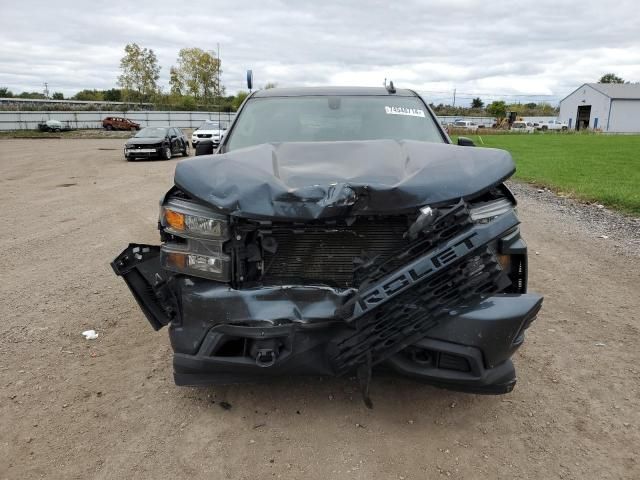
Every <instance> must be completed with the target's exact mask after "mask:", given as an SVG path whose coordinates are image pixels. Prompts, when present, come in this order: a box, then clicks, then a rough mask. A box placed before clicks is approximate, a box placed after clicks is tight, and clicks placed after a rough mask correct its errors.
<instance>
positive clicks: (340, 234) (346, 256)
mask: <svg viewBox="0 0 640 480" xmlns="http://www.w3.org/2000/svg"><path fill="white" fill-rule="evenodd" d="M408 227H409V221H408V218H407V217H406V216H391V217H380V216H378V217H358V218H357V219H356V220H355V222H354V223H353V224H352V225H350V226H346V225H341V226H330V225H322V226H317V225H315V226H314V225H287V226H274V227H273V228H271V229H270V230H269V232H268V233H267V234H266V236H268V237H271V238H272V239H273V240H275V244H276V248H275V251H273V252H269V251H267V250H265V252H264V273H263V276H262V280H263V281H264V282H266V283H275V284H282V283H289V282H300V281H303V282H304V283H322V284H327V285H331V286H336V287H351V286H357V283H358V281H357V278H356V275H355V273H354V269H355V268H356V267H357V266H358V265H359V264H360V263H361V262H362V261H363V259H365V258H368V259H372V258H376V257H377V258H379V259H381V260H382V259H386V258H389V257H391V256H392V255H395V254H397V253H398V252H399V251H402V250H403V249H406V248H407V247H408V245H409V242H408V241H407V240H405V239H404V238H403V235H404V233H405V232H406V231H407V229H408ZM264 243H265V242H264V241H263V245H264Z"/></svg>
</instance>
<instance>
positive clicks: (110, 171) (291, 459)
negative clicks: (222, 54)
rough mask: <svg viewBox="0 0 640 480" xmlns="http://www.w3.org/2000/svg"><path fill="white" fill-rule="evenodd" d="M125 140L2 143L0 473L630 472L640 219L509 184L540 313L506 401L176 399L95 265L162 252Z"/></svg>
mask: <svg viewBox="0 0 640 480" xmlns="http://www.w3.org/2000/svg"><path fill="white" fill-rule="evenodd" d="M121 148H122V140H117V139H104V140H2V141H0V184H1V186H2V188H0V201H1V202H2V205H3V214H2V219H3V223H4V228H3V229H2V234H0V247H2V251H3V252H4V258H3V262H2V268H3V275H2V282H0V295H1V296H2V298H3V301H2V303H0V318H2V322H1V323H0V385H1V386H2V389H1V393H0V432H2V435H1V436H0V479H5V478H6V479H14V478H20V479H27V478H60V479H75V478H78V479H86V478H95V479H107V478H109V479H110V478H132V477H135V478H140V479H145V478H149V479H157V478H186V477H188V478H228V479H255V478H283V479H300V478H305V479H328V478H347V479H351V478H353V479H372V478H376V479H377V478H380V479H385V480H386V479H397V480H400V479H406V480H409V479H424V478H453V479H476V478H488V479H498V478H504V479H527V478H540V479H545V480H546V479H555V478H558V479H585V478H589V479H591V478H593V479H638V478H640V463H639V462H640V460H639V459H638V452H639V451H640V366H639V365H640V353H639V349H638V346H637V345H638V337H639V336H640V318H639V312H640V295H639V293H640V290H639V287H638V285H639V280H640V275H639V271H640V269H639V267H640V258H639V257H638V254H637V253H638V242H637V239H638V228H637V227H638V223H637V221H636V220H632V219H626V218H625V217H622V216H620V215H617V214H613V213H611V212H608V211H607V210H606V209H598V208H597V207H592V206H580V205H579V204H577V203H574V202H571V201H568V200H565V199H558V198H557V197H555V196H554V195H552V194H551V193H550V192H544V191H543V192H538V191H537V189H531V188H529V187H525V186H522V185H518V184H514V185H513V187H514V190H515V191H516V193H517V194H518V198H519V201H520V205H519V213H520V217H521V219H522V221H523V226H522V229H523V233H524V235H525V238H526V239H527V241H528V243H529V247H530V251H531V256H530V289H531V290H532V291H536V292H540V293H542V294H543V295H544V296H545V304H544V306H543V310H542V312H541V314H540V316H539V318H538V320H537V321H536V322H535V323H534V325H533V326H532V328H531V329H530V331H529V332H528V334H527V341H526V342H525V345H524V346H523V347H522V348H521V349H520V350H519V351H518V353H517V354H516V355H515V358H514V360H515V363H516V368H517V370H518V377H519V380H518V385H517V386H516V388H515V390H514V391H513V392H512V393H510V394H508V395H505V396H499V397H492V396H475V395H465V394H460V393H454V392H447V391H443V390H438V389H435V388H432V387H428V386H425V385H421V384H418V383H415V382H413V381H410V380H406V379H402V378H394V377H381V376H377V377H374V379H373V382H372V385H371V393H372V397H373V400H374V403H375V408H374V409H373V410H368V409H367V408H366V407H364V405H363V404H362V402H361V400H360V398H359V394H358V389H357V385H356V384H355V382H354V381H353V380H351V379H319V378H305V379H282V380H281V381H278V382H275V383H272V384H265V385H239V386H229V387H218V388H178V387H176V386H175V385H174V384H173V381H172V375H171V363H170V362H171V350H170V346H169V344H168V339H167V336H166V332H164V331H162V332H154V331H153V330H152V329H151V327H150V326H149V325H148V324H147V322H146V321H145V319H144V317H143V315H142V313H141V312H140V310H139V309H138V307H137V305H136V304H135V301H134V300H133V298H132V297H131V295H130V294H129V293H128V291H127V289H126V286H125V285H124V282H122V280H121V279H119V278H116V277H115V276H114V275H113V273H112V272H111V269H110V267H109V262H110V261H111V260H112V259H113V257H115V256H116V255H117V254H118V253H119V252H120V251H121V250H122V249H123V248H124V247H125V246H126V245H127V244H128V243H129V242H132V241H134V242H141V243H155V242H157V241H158V233H157V230H156V228H155V223H156V220H157V208H158V203H157V202H158V199H159V198H160V195H161V194H162V193H163V192H164V191H165V190H167V188H168V187H169V186H170V184H171V180H172V173H173V169H174V167H175V163H176V161H178V160H177V159H174V160H171V161H169V162H135V163H126V162H124V161H123V159H122V153H121ZM602 235H606V236H607V237H608V238H601V236H602ZM87 329H95V330H96V331H97V332H98V334H99V337H98V338H97V339H96V340H85V339H84V338H83V337H82V335H81V332H82V331H84V330H87Z"/></svg>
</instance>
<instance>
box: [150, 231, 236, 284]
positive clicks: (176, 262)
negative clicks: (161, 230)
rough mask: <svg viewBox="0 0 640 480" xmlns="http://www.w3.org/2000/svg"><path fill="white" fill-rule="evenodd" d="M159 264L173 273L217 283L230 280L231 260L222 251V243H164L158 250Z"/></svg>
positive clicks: (192, 241) (188, 241) (195, 241)
mask: <svg viewBox="0 0 640 480" xmlns="http://www.w3.org/2000/svg"><path fill="white" fill-rule="evenodd" d="M160 264H161V265H162V267H163V268H165V269H167V270H171V271H173V272H177V273H184V274H187V275H194V276H196V277H205V278H210V279H212V280H217V281H219V282H228V281H229V280H230V278H231V258H230V257H229V255H227V254H225V253H224V252H223V251H222V242H203V241H199V240H194V239H189V240H187V242H186V243H165V244H164V245H163V246H162V248H161V249H160Z"/></svg>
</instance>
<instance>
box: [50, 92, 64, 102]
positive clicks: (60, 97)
mask: <svg viewBox="0 0 640 480" xmlns="http://www.w3.org/2000/svg"><path fill="white" fill-rule="evenodd" d="M51 98H53V99H54V100H64V95H63V94H62V92H54V93H53V96H52V97H51Z"/></svg>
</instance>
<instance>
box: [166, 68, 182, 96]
mask: <svg viewBox="0 0 640 480" xmlns="http://www.w3.org/2000/svg"><path fill="white" fill-rule="evenodd" d="M169 86H170V88H171V94H172V95H177V96H180V95H182V94H183V92H184V83H183V82H182V78H181V77H180V74H179V72H178V69H177V68H176V67H173V66H172V67H171V68H170V69H169Z"/></svg>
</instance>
